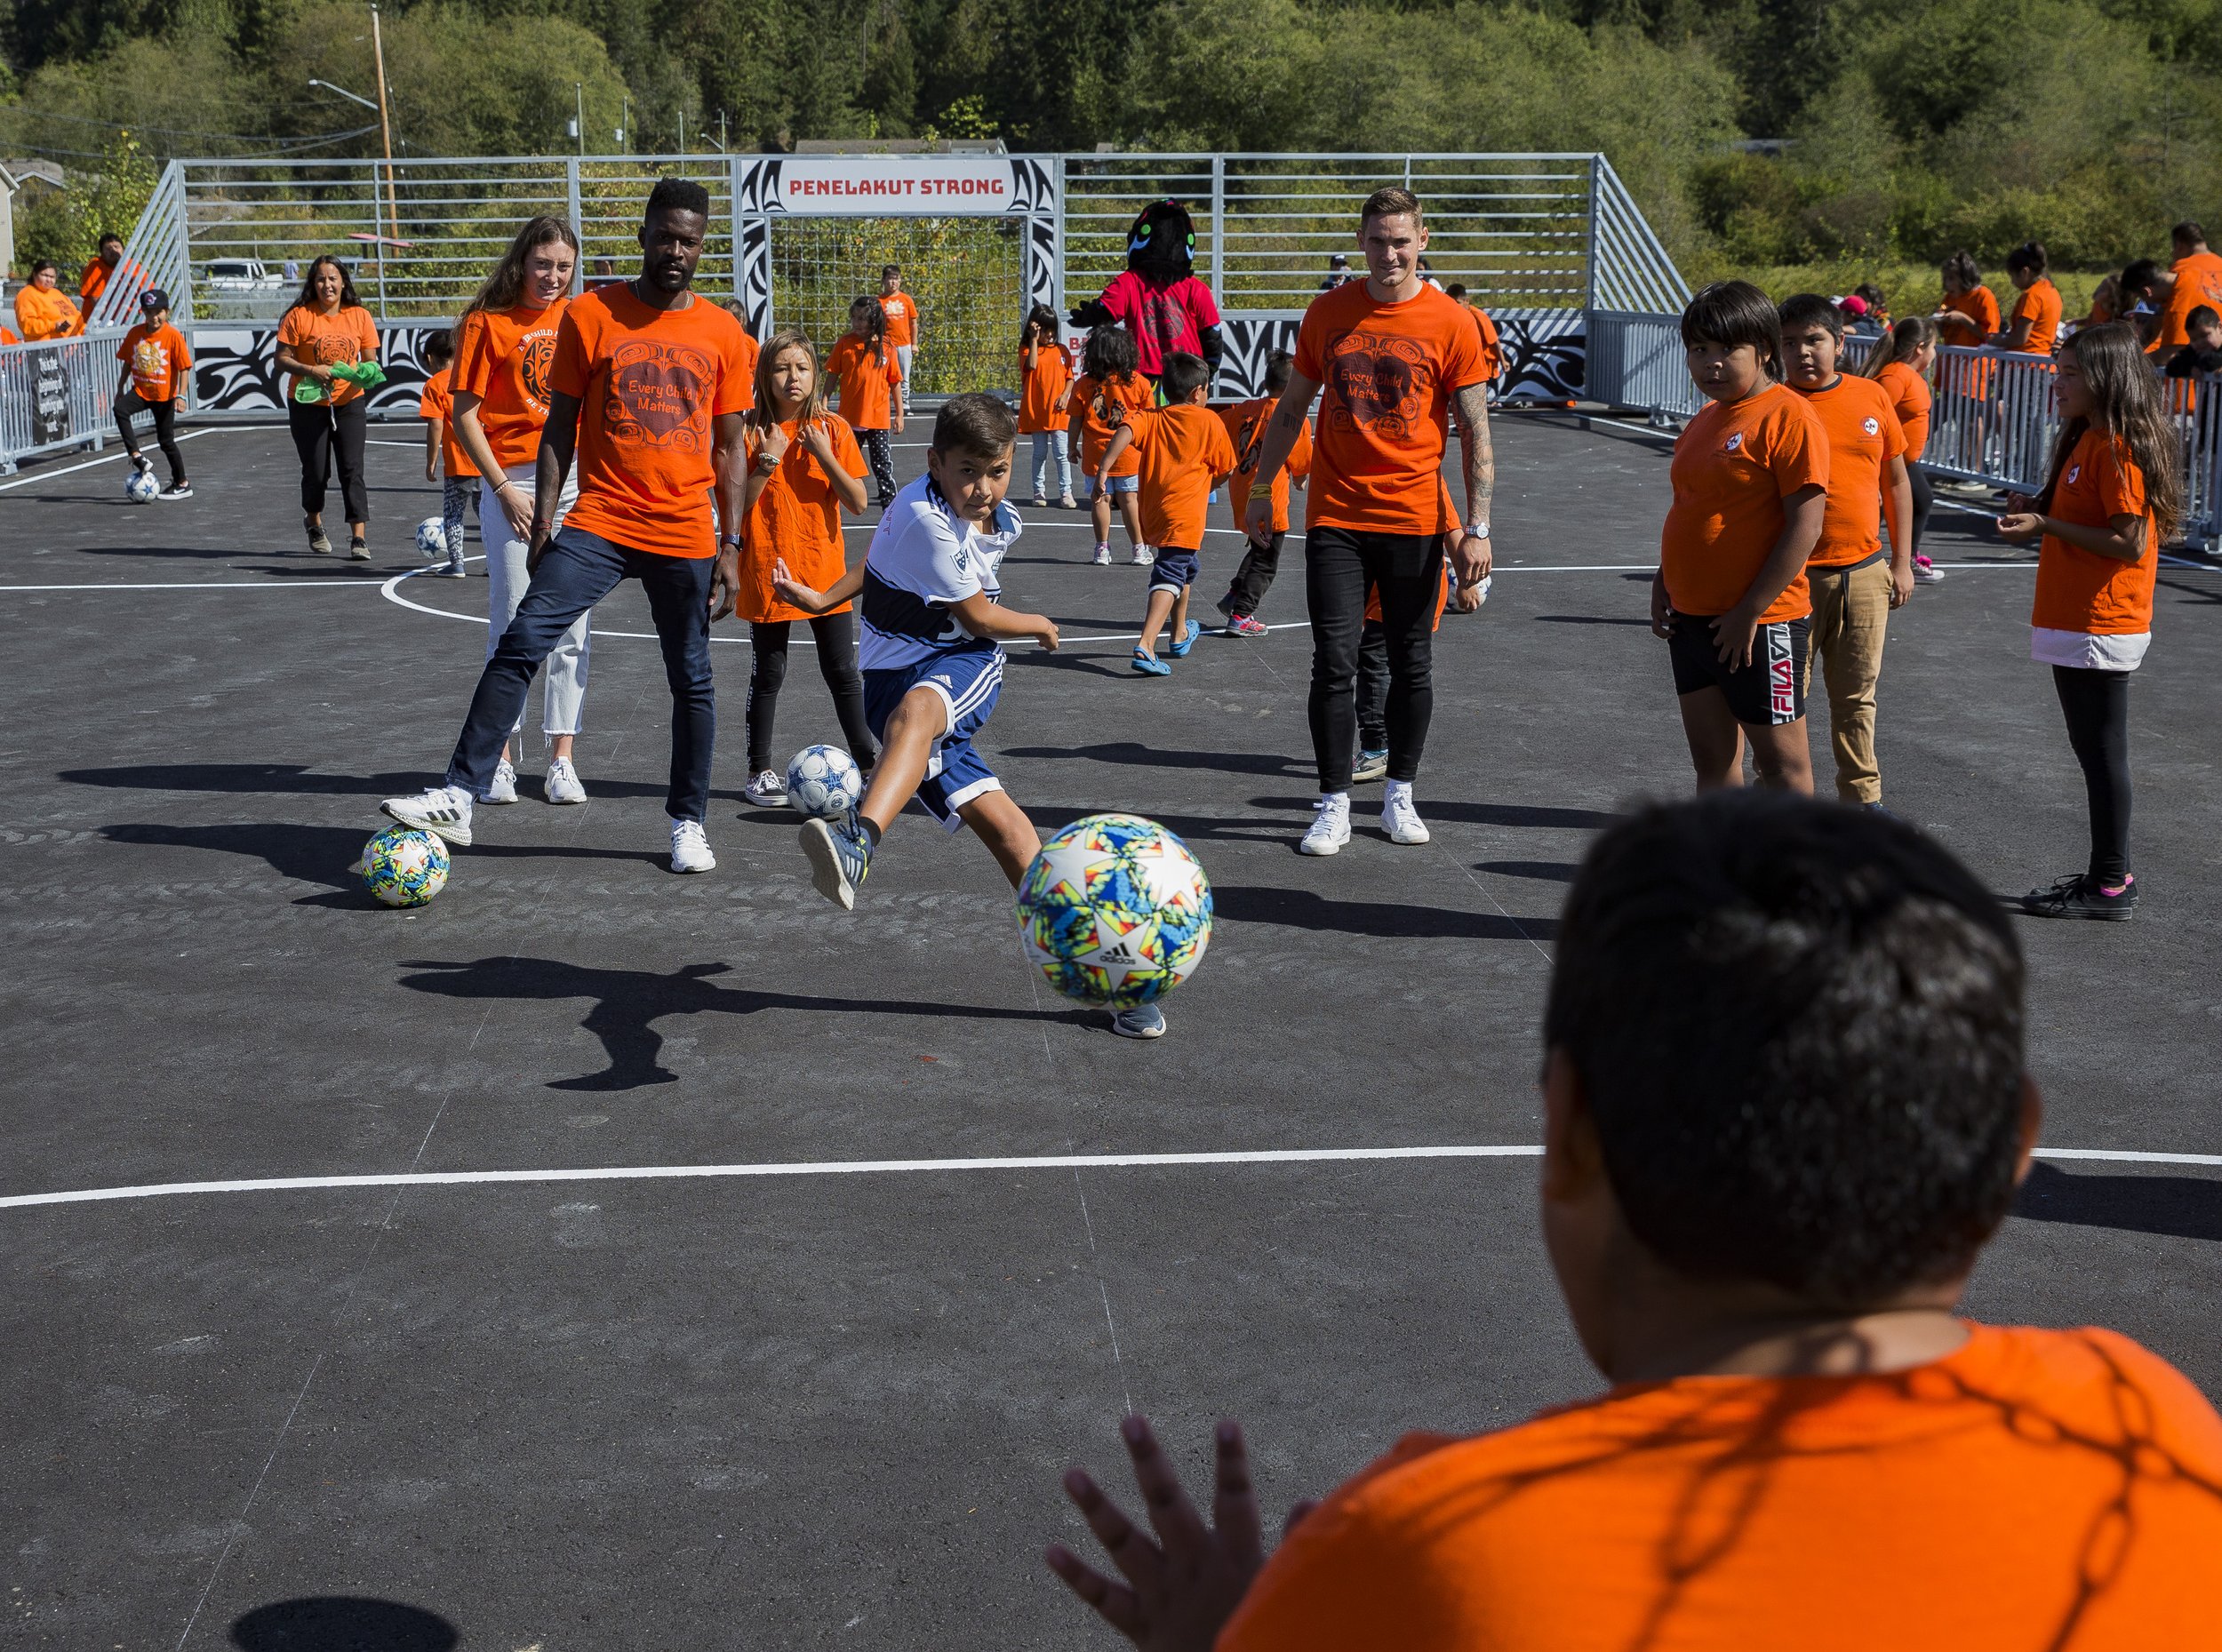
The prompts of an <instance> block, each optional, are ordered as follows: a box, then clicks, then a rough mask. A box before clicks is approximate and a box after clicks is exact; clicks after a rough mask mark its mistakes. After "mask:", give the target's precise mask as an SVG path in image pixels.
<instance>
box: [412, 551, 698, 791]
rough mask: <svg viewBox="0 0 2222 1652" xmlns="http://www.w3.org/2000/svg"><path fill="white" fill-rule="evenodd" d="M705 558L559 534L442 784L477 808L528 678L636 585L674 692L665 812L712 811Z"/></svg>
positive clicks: (483, 678)
mask: <svg viewBox="0 0 2222 1652" xmlns="http://www.w3.org/2000/svg"><path fill="white" fill-rule="evenodd" d="M714 566H715V563H713V562H712V560H711V559H710V558H709V557H707V556H663V555H658V554H657V553H655V552H653V551H636V550H634V549H632V548H631V547H627V546H623V545H612V544H611V543H610V541H609V540H607V539H603V538H602V537H601V536H600V535H599V534H593V533H587V532H586V531H583V530H581V529H578V528H565V529H563V530H562V531H560V532H558V533H557V534H556V536H555V539H554V541H553V542H552V543H551V544H550V545H549V546H548V554H547V555H544V556H542V557H541V558H540V566H539V567H538V568H537V569H535V570H534V571H533V573H532V585H531V586H530V587H527V589H526V591H525V593H524V601H523V602H521V603H518V604H517V617H516V619H512V620H511V621H510V622H509V628H508V630H507V631H505V632H503V633H502V634H501V641H500V642H499V643H497V644H496V645H495V647H494V656H493V658H492V659H490V660H488V661H487V662H486V669H485V670H484V671H483V672H481V673H480V674H479V678H478V691H477V692H476V694H474V695H472V696H471V708H470V714H469V715H468V716H467V717H465V718H464V719H463V734H462V738H460V739H459V740H457V741H456V742H455V755H454V756H453V757H452V758H451V759H449V760H448V766H447V783H448V784H449V785H450V786H461V787H462V788H463V789H464V790H465V791H467V792H468V793H469V794H471V795H472V796H473V797H475V798H478V799H480V800H481V801H482V802H483V801H484V798H485V795H486V788H487V787H488V786H491V785H492V783H493V778H494V768H495V766H496V765H497V764H498V763H500V761H501V747H502V743H503V742H504V741H506V740H507V739H508V738H509V730H511V729H513V728H515V727H516V722H517V718H518V716H519V714H521V713H522V712H523V711H524V696H525V692H526V690H529V689H530V688H531V687H532V674H533V673H534V672H535V671H537V670H539V669H540V662H541V661H542V660H544V659H546V658H548V655H549V654H550V653H551V652H552V651H554V650H555V644H556V643H557V642H560V641H561V640H562V638H563V633H564V632H565V631H566V630H568V629H569V628H570V626H571V621H572V620H574V619H578V618H579V615H581V614H583V613H585V612H586V611H587V610H588V609H589V608H592V607H593V606H594V605H595V603H598V602H600V601H601V600H602V599H603V597H605V596H607V595H609V594H610V593H611V591H614V590H615V589H617V587H618V585H619V582H620V581H622V580H626V579H637V580H639V581H640V582H641V588H642V589H643V591H645V592H647V593H648V611H649V612H650V614H651V615H652V616H653V617H654V619H655V621H656V638H657V641H658V642H661V643H662V644H663V650H664V678H665V681H667V682H669V683H670V684H671V789H670V792H669V793H668V794H667V796H666V797H665V799H664V812H665V813H667V814H668V815H669V816H670V817H671V818H673V819H674V820H699V819H701V818H703V817H704V816H705V815H706V814H707V812H708V810H709V802H710V748H711V747H712V746H714V745H715V742H716V737H717V702H716V698H715V693H714V692H713V690H712V689H711V687H710V610H709V601H710V572H711V570H712V568H713V567H714Z"/></svg>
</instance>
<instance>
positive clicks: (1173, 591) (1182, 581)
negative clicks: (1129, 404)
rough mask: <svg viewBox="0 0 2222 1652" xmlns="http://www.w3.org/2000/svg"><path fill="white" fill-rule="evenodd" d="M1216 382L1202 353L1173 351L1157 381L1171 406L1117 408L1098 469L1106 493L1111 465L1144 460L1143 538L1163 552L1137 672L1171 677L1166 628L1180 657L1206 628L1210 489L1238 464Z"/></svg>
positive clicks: (1153, 574) (1152, 575)
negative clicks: (1212, 398) (1202, 616)
mask: <svg viewBox="0 0 2222 1652" xmlns="http://www.w3.org/2000/svg"><path fill="white" fill-rule="evenodd" d="M1210 383H1211V369H1210V368H1209V367H1207V366H1205V365H1204V364H1203V357H1202V356H1200V355H1187V354H1186V353H1185V352H1182V351H1178V350H1176V351H1173V352H1171V354H1169V355H1167V356H1166V357H1165V361H1164V371H1163V374H1162V375H1161V376H1160V377H1159V379H1158V381H1157V387H1158V388H1159V389H1160V390H1161V391H1163V393H1164V397H1165V404H1164V406H1163V407H1158V408H1136V409H1133V410H1131V411H1123V412H1121V411H1118V410H1114V412H1115V417H1117V418H1118V419H1120V423H1119V427H1118V428H1117V429H1116V430H1115V431H1113V432H1112V434H1111V441H1110V443H1109V444H1108V445H1107V446H1106V447H1105V449H1104V450H1103V458H1102V459H1100V460H1099V462H1098V463H1097V466H1096V482H1097V486H1098V488H1099V490H1100V489H1102V488H1104V487H1107V486H1108V485H1109V479H1110V475H1111V468H1112V467H1113V466H1115V465H1116V464H1117V463H1118V462H1119V459H1120V458H1121V456H1122V455H1123V454H1124V453H1125V452H1126V451H1127V450H1128V449H1129V448H1131V449H1132V450H1133V451H1135V452H1137V453H1139V454H1140V455H1141V459H1142V469H1141V478H1142V537H1143V539H1144V540H1145V541H1146V542H1147V544H1149V545H1151V546H1154V547H1156V551H1157V560H1156V562H1155V563H1154V564H1152V566H1151V568H1150V571H1149V602H1148V604H1147V607H1146V608H1145V609H1144V610H1143V611H1142V638H1141V641H1140V642H1138V643H1137V644H1136V645H1135V649H1134V659H1133V668H1134V670H1135V671H1136V672H1138V673H1139V674H1141V675H1143V676H1146V677H1164V676H1170V675H1171V674H1172V667H1171V666H1169V665H1167V664H1166V663H1165V662H1164V661H1163V660H1162V659H1160V658H1157V634H1158V633H1159V632H1160V631H1167V632H1168V634H1169V635H1170V637H1171V642H1169V643H1168V644H1167V649H1166V651H1167V652H1169V653H1170V654H1171V656H1172V657H1173V658H1175V659H1180V658H1186V657H1187V652H1188V650H1190V649H1192V648H1194V647H1195V640H1196V637H1197V635H1198V634H1199V633H1201V632H1202V631H1203V626H1200V625H1198V624H1197V623H1196V622H1195V620H1193V619H1189V618H1188V587H1190V586H1192V585H1194V584H1195V576H1196V556H1197V554H1198V553H1199V552H1200V551H1201V550H1202V549H1203V519H1204V516H1205V515H1206V514H1207V513H1208V512H1209V511H1210V509H1211V490H1212V489H1213V488H1215V487H1217V486H1218V485H1219V483H1222V482H1224V481H1226V480H1227V476H1228V475H1229V474H1231V473H1232V472H1233V470H1234V468H1235V464H1236V462H1237V461H1236V455H1235V443H1233V441H1232V440H1231V439H1229V437H1228V436H1227V427H1226V426H1225V425H1224V424H1222V423H1221V422H1220V421H1219V416H1218V415H1217V414H1216V413H1214V412H1212V411H1211V409H1210V408H1209V407H1207V406H1205V405H1204V403H1205V402H1206V401H1207V400H1208V399H1209V394H1210V393H1209V390H1208V386H1209V385H1210Z"/></svg>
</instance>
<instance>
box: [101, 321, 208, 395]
mask: <svg viewBox="0 0 2222 1652" xmlns="http://www.w3.org/2000/svg"><path fill="white" fill-rule="evenodd" d="M116 360H117V361H119V362H121V363H124V366H125V367H127V368H129V369H130V370H131V375H132V389H134V390H136V391H138V392H139V399H140V401H142V402H174V401H176V400H177V399H178V395H179V394H180V391H181V390H183V388H184V385H183V382H182V379H183V377H184V374H185V371H186V369H188V367H190V366H192V365H193V347H192V346H191V345H189V344H188V343H187V342H186V341H185V335H184V334H183V333H181V332H180V331H178V330H177V329H176V328H175V327H173V326H172V325H170V324H169V323H167V322H165V323H163V324H162V325H161V326H159V327H152V326H149V325H148V323H145V322H141V323H139V325H138V326H136V327H134V328H132V330H131V331H129V332H127V333H125V334H124V342H123V343H121V344H119V345H117V346H116Z"/></svg>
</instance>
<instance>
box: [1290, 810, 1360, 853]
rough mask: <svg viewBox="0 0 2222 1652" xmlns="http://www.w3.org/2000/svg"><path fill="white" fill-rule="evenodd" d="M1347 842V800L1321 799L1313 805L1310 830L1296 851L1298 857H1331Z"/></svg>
mask: <svg viewBox="0 0 2222 1652" xmlns="http://www.w3.org/2000/svg"><path fill="white" fill-rule="evenodd" d="M1349 841H1350V800H1349V798H1347V797H1323V798H1321V799H1320V800H1319V802H1317V803H1315V804H1314V805H1313V813H1312V825H1311V829H1310V830H1309V831H1307V832H1306V833H1305V834H1304V841H1303V842H1301V843H1299V844H1298V845H1297V846H1296V849H1297V853H1299V854H1300V855H1331V854H1334V853H1335V852H1336V851H1337V850H1339V849H1341V848H1342V846H1343V845H1344V844H1345V843H1347V842H1349Z"/></svg>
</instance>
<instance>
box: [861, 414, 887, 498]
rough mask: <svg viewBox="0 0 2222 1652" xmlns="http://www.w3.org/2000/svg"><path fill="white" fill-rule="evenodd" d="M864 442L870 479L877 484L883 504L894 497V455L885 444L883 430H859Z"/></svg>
mask: <svg viewBox="0 0 2222 1652" xmlns="http://www.w3.org/2000/svg"><path fill="white" fill-rule="evenodd" d="M857 435H858V436H859V438H861V439H862V441H863V443H864V456H865V457H866V458H867V459H870V460H871V461H872V480H873V481H874V482H875V483H878V484H879V490H880V503H881V504H883V505H884V504H885V503H887V501H888V500H889V499H893V498H894V497H895V455H894V451H893V450H892V449H891V448H890V447H889V446H888V445H887V432H886V431H884V430H859V431H858V432H857Z"/></svg>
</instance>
